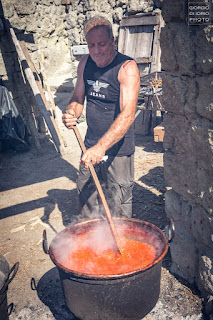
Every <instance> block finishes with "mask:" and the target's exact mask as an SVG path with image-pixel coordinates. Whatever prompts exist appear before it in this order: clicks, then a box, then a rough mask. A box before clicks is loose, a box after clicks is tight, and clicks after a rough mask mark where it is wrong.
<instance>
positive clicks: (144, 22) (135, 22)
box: [120, 15, 160, 27]
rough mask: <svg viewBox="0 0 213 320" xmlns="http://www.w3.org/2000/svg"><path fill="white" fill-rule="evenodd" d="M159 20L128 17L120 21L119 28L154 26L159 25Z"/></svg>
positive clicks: (157, 18) (149, 17) (155, 17)
mask: <svg viewBox="0 0 213 320" xmlns="http://www.w3.org/2000/svg"><path fill="white" fill-rule="evenodd" d="M159 22H160V19H159V16H158V15H156V16H151V15H147V16H132V17H131V16H130V17H126V18H125V17H124V18H123V19H122V20H121V24H120V26H121V27H130V26H149V25H156V24H159Z"/></svg>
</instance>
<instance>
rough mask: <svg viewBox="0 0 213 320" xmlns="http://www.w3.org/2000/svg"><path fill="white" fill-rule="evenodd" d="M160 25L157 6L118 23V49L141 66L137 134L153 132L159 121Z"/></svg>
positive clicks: (161, 25)
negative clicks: (150, 10) (154, 9)
mask: <svg viewBox="0 0 213 320" xmlns="http://www.w3.org/2000/svg"><path fill="white" fill-rule="evenodd" d="M163 25H164V21H163V18H162V16H161V11H160V10H156V11H153V12H151V13H141V14H137V15H134V16H128V17H124V18H123V19H122V21H121V24H120V31H119V39H118V51H119V52H121V53H123V54H126V55H128V56H130V57H132V58H133V59H134V60H135V61H136V63H137V65H138V67H139V70H140V78H141V88H140V93H139V100H138V108H137V109H138V110H137V113H136V120H135V128H136V133H138V134H144V135H148V134H153V129H154V127H155V126H156V125H157V124H159V123H160V122H161V121H162V111H163V106H162V104H161V102H160V95H162V89H161V83H162V81H161V78H160V74H161V63H160V55H161V49H160V32H161V28H162V27H163ZM156 79H157V81H156Z"/></svg>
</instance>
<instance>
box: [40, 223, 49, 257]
mask: <svg viewBox="0 0 213 320" xmlns="http://www.w3.org/2000/svg"><path fill="white" fill-rule="evenodd" d="M42 245H43V250H44V253H46V254H49V249H48V242H47V232H46V230H45V229H44V230H43V242H42Z"/></svg>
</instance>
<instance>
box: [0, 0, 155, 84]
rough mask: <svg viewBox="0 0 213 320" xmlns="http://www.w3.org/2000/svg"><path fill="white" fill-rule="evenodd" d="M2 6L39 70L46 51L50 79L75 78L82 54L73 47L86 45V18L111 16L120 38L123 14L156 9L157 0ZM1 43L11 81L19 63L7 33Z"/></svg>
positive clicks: (25, 1) (0, 68) (1, 63)
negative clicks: (99, 15) (75, 53)
mask: <svg viewBox="0 0 213 320" xmlns="http://www.w3.org/2000/svg"><path fill="white" fill-rule="evenodd" d="M2 9H3V10H2V11H3V12H2V13H1V16H4V17H5V18H6V19H8V20H9V21H10V23H11V25H12V27H13V28H14V30H15V32H16V35H17V37H18V39H19V40H24V41H25V42H26V45H27V47H28V50H29V52H30V56H31V58H32V60H33V62H34V64H35V65H36V68H37V70H39V61H40V59H41V52H43V53H44V56H45V70H46V73H47V76H48V78H52V79H54V78H57V77H60V76H61V77H64V78H66V77H69V78H72V79H75V78H76V70H77V65H78V62H79V60H80V58H81V56H74V55H73V52H72V47H73V46H74V45H83V44H86V41H85V38H84V35H83V24H84V21H85V19H86V18H88V17H90V16H91V15H94V14H102V15H103V16H105V17H107V18H108V19H109V20H110V21H111V22H112V23H113V31H114V35H115V38H116V40H117V37H118V29H119V24H120V21H121V19H122V17H123V16H124V15H125V14H135V13H137V12H148V11H152V10H153V1H152V0H119V1H117V0H116V1H115V0H101V1H99V0H81V1H78V0H71V5H70V6H69V7H68V10H67V11H66V7H65V5H62V4H61V0H42V1H41V0H35V1H30V0H14V1H8V0H2ZM0 45H1V49H2V50H3V57H2V55H0V75H1V76H2V78H3V80H5V81H7V80H8V78H10V74H11V72H14V68H15V67H18V66H17V61H15V58H14V49H11V46H10V45H9V44H8V38H7V37H6V36H2V37H1V40H0ZM5 65H6V66H5ZM16 69H17V68H16Z"/></svg>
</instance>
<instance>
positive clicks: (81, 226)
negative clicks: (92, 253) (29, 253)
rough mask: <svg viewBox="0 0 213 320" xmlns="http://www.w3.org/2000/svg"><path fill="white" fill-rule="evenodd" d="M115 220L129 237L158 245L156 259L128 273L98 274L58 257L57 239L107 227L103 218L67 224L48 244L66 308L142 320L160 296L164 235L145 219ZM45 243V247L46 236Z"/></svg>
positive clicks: (88, 315) (95, 319)
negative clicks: (66, 265)
mask: <svg viewBox="0 0 213 320" xmlns="http://www.w3.org/2000/svg"><path fill="white" fill-rule="evenodd" d="M113 220H114V222H115V226H116V228H117V230H118V231H119V229H120V228H122V230H123V231H124V235H125V232H126V233H128V237H129V238H132V239H133V240H137V241H143V242H147V243H148V244H151V245H152V246H153V247H154V248H155V250H156V256H155V260H154V261H153V262H152V263H151V264H150V265H148V266H147V267H146V268H139V269H137V270H134V271H132V272H129V273H123V274H116V275H97V276H96V275H95V276H94V275H90V274H82V273H78V272H76V271H75V272H73V271H72V270H69V269H66V268H64V267H63V266H62V265H61V264H60V263H59V262H58V261H57V260H56V257H55V252H54V247H55V245H56V244H57V242H58V241H61V239H62V238H63V237H65V236H66V237H67V236H69V235H70V236H72V235H76V234H78V235H82V234H85V233H87V232H88V231H90V230H92V229H93V228H95V227H96V226H97V225H98V224H100V223H101V224H106V228H108V225H107V222H106V221H105V220H102V219H94V220H87V221H85V222H81V223H78V224H74V225H71V226H68V227H67V228H65V229H64V230H63V231H61V232H60V233H58V234H57V235H56V236H55V238H54V239H53V240H52V242H51V244H50V247H49V255H50V258H51V260H52V261H53V263H54V264H55V265H56V266H57V268H58V271H59V275H60V279H61V284H62V288H63V292H64V297H65V301H66V304H67V307H68V308H69V309H70V311H71V312H72V313H73V314H74V315H75V316H76V317H78V318H79V319H82V320H130V319H131V320H140V319H142V318H143V317H145V316H146V315H147V314H148V313H149V312H150V311H151V310H152V309H153V308H154V306H155V305H156V303H157V301H158V298H159V293H160V279H161V266H162V259H163V257H164V256H165V254H166V253H167V250H168V241H167V238H166V236H165V234H164V233H163V232H162V231H161V230H160V229H159V228H157V227H156V226H154V225H153V224H151V223H148V222H145V221H141V220H136V219H127V218H114V219H113ZM144 239H145V240H144ZM43 246H44V248H46V239H45V238H44V242H43ZM46 250H47V249H46Z"/></svg>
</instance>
